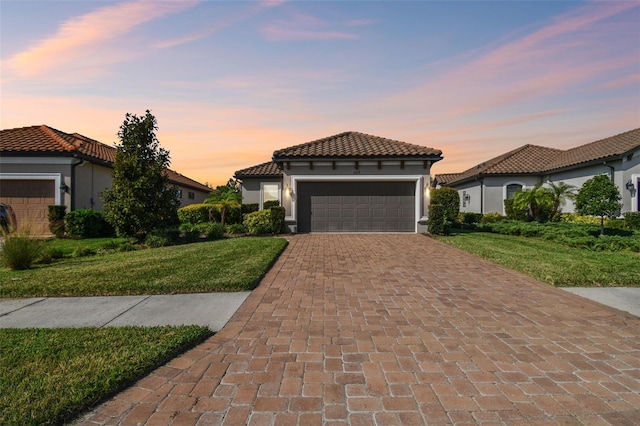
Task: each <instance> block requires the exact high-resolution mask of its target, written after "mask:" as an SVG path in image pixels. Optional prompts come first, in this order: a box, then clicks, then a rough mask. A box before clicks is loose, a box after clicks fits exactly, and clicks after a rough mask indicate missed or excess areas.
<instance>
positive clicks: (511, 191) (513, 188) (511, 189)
mask: <svg viewBox="0 0 640 426" xmlns="http://www.w3.org/2000/svg"><path fill="white" fill-rule="evenodd" d="M518 191H522V185H520V184H519V183H510V184H509V185H507V196H506V199H507V200H511V199H512V198H513V197H514V196H515V195H516V192H518Z"/></svg>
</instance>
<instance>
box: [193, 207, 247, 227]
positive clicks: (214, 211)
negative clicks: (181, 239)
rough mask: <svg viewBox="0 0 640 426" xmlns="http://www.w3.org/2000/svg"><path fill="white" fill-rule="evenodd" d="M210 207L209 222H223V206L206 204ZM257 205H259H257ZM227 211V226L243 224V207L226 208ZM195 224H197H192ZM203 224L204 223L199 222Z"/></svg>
mask: <svg viewBox="0 0 640 426" xmlns="http://www.w3.org/2000/svg"><path fill="white" fill-rule="evenodd" d="M205 205H207V206H209V208H210V210H209V215H208V219H207V221H208V222H222V211H221V209H222V206H221V205H220V204H215V203H210V204H205ZM256 205H257V204H256ZM225 208H226V209H227V211H226V213H225V218H224V220H225V222H226V224H227V225H230V224H234V223H242V207H241V206H240V205H237V206H226V207H225ZM192 223H195V222H192ZM199 223H202V222H199Z"/></svg>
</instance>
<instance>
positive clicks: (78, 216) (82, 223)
mask: <svg viewBox="0 0 640 426" xmlns="http://www.w3.org/2000/svg"><path fill="white" fill-rule="evenodd" d="M64 224H65V231H66V232H67V234H68V235H70V236H72V237H82V238H99V237H109V236H112V235H113V228H111V226H110V225H109V224H108V223H107V222H106V221H105V220H104V217H103V216H102V213H101V212H99V211H96V210H91V209H78V210H73V211H70V212H69V213H67V214H66V215H65V217H64Z"/></svg>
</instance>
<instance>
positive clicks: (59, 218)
mask: <svg viewBox="0 0 640 426" xmlns="http://www.w3.org/2000/svg"><path fill="white" fill-rule="evenodd" d="M66 210H67V206H49V230H50V231H51V233H52V234H53V235H55V236H56V238H61V237H62V236H63V235H64V216H65V214H66Z"/></svg>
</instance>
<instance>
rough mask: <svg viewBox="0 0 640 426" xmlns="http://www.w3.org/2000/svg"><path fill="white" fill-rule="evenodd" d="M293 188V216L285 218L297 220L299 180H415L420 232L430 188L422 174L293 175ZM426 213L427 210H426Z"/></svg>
mask: <svg viewBox="0 0 640 426" xmlns="http://www.w3.org/2000/svg"><path fill="white" fill-rule="evenodd" d="M290 178H291V189H292V191H293V196H292V197H291V216H287V217H286V218H285V220H286V221H288V222H297V215H298V208H297V205H296V203H297V197H296V194H297V193H298V182H347V181H357V182H415V185H416V200H415V216H414V217H415V224H414V232H418V222H421V221H425V220H426V215H423V214H422V203H423V200H424V197H425V192H426V191H428V190H429V188H424V182H425V179H424V176H422V175H406V176H402V175H366V176H361V175H355V176H354V175H334V176H317V175H316V176H313V175H308V176H307V175H291V176H290ZM425 213H426V212H425Z"/></svg>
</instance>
